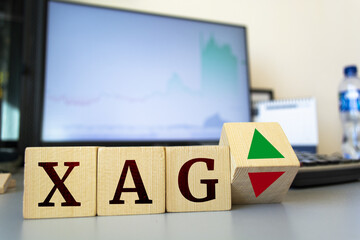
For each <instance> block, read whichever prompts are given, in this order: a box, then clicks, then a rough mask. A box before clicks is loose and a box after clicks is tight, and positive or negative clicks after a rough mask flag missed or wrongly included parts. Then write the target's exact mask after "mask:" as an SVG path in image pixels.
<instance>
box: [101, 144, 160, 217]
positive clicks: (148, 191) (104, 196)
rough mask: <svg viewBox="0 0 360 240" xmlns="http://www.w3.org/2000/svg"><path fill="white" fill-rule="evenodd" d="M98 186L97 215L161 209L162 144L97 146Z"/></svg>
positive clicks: (126, 213) (143, 212)
mask: <svg viewBox="0 0 360 240" xmlns="http://www.w3.org/2000/svg"><path fill="white" fill-rule="evenodd" d="M97 189H98V198H97V213H98V215H100V216H105V215H132V214H152V213H164V212H165V151H164V148H163V147H103V148H100V149H99V162H98V186H97Z"/></svg>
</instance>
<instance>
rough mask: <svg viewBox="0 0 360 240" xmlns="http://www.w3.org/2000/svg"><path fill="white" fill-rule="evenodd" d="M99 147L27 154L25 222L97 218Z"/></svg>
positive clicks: (38, 150) (50, 149) (41, 149)
mask: <svg viewBox="0 0 360 240" xmlns="http://www.w3.org/2000/svg"><path fill="white" fill-rule="evenodd" d="M96 164H97V147H35V148H27V149H26V151H25V180H24V202H23V204H24V206H23V214H24V218H60V217H82V216H95V215H96Z"/></svg>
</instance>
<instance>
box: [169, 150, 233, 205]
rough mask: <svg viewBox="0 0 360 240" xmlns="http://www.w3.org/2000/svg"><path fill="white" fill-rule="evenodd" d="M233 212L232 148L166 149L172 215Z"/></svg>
mask: <svg viewBox="0 0 360 240" xmlns="http://www.w3.org/2000/svg"><path fill="white" fill-rule="evenodd" d="M229 209H231V188H230V161H229V148H228V147H225V146H196V147H167V148H166V210H167V211H168V212H195V211H218V210H229Z"/></svg>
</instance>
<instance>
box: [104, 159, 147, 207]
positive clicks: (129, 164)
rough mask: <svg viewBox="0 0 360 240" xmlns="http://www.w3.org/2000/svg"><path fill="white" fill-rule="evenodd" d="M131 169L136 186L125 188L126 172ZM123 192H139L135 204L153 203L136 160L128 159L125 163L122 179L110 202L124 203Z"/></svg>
mask: <svg viewBox="0 0 360 240" xmlns="http://www.w3.org/2000/svg"><path fill="white" fill-rule="evenodd" d="M128 169H129V170H130V173H131V175H132V178H133V180H134V183H135V188H124V183H125V179H126V174H127V172H128ZM123 192H137V194H138V197H139V200H135V204H149V203H152V200H150V199H149V197H148V195H147V193H146V190H145V187H144V183H143V181H142V179H141V176H140V172H139V169H138V167H137V165H136V162H135V160H126V161H125V164H124V168H123V170H122V172H121V176H120V180H119V183H118V185H117V188H116V192H115V195H114V198H113V200H110V201H109V203H110V204H124V203H125V201H124V200H120V197H121V194H122V193H123Z"/></svg>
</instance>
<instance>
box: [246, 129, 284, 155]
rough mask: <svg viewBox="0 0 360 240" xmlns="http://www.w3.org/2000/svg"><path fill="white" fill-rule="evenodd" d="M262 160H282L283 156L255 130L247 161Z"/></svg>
mask: <svg viewBox="0 0 360 240" xmlns="http://www.w3.org/2000/svg"><path fill="white" fill-rule="evenodd" d="M263 158H284V156H283V155H282V154H281V153H280V152H279V151H278V150H277V149H276V148H275V147H274V146H273V145H272V144H271V143H270V142H269V141H268V140H267V139H266V138H265V137H264V136H263V135H262V134H261V133H260V132H259V131H258V130H257V129H255V132H254V136H253V139H252V142H251V146H250V151H249V155H248V159H263Z"/></svg>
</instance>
